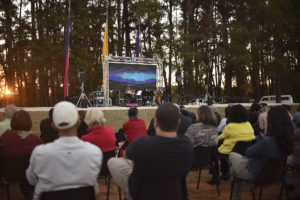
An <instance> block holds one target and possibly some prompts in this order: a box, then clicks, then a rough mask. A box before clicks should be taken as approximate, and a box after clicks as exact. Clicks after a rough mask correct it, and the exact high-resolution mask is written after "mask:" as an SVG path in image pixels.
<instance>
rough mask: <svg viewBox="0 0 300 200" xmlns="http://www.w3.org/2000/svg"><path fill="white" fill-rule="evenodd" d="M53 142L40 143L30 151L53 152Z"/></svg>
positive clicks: (35, 152) (41, 153) (37, 153)
mask: <svg viewBox="0 0 300 200" xmlns="http://www.w3.org/2000/svg"><path fill="white" fill-rule="evenodd" d="M53 146H54V145H53V142H49V143H47V144H40V145H38V146H36V147H35V148H34V150H33V152H32V154H33V155H45V154H49V153H52V152H53Z"/></svg>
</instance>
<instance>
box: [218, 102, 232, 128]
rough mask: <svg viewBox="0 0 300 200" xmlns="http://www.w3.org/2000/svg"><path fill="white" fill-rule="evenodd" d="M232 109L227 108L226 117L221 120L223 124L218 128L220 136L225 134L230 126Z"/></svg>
mask: <svg viewBox="0 0 300 200" xmlns="http://www.w3.org/2000/svg"><path fill="white" fill-rule="evenodd" d="M230 108H231V106H227V107H226V108H225V117H224V118H223V119H222V120H221V122H220V124H219V126H218V133H219V134H221V133H223V131H224V129H225V127H226V126H227V124H229V123H228V122H229V120H228V118H229V112H230Z"/></svg>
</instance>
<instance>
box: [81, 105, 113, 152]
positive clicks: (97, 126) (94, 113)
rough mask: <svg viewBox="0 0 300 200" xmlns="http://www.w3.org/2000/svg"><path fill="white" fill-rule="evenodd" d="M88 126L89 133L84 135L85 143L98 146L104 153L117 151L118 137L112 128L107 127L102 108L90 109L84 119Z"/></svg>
mask: <svg viewBox="0 0 300 200" xmlns="http://www.w3.org/2000/svg"><path fill="white" fill-rule="evenodd" d="M84 122H85V123H86V124H87V125H88V127H89V129H88V133H87V134H86V135H83V136H82V137H81V139H82V140H83V141H87V142H90V143H92V144H94V145H96V146H98V147H99V148H100V149H101V151H102V152H109V151H113V150H114V149H115V144H116V136H115V133H114V130H113V129H112V127H111V126H105V123H106V119H105V117H104V114H103V112H102V110H101V109H100V108H90V109H89V110H88V111H87V113H86V115H85V118H84Z"/></svg>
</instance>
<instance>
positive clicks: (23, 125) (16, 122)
mask: <svg viewBox="0 0 300 200" xmlns="http://www.w3.org/2000/svg"><path fill="white" fill-rule="evenodd" d="M10 127H11V130H13V131H30V130H31V128H32V121H31V117H30V115H29V113H28V112H27V111H25V110H18V111H16V112H15V113H14V114H13V116H12V118H11V121H10Z"/></svg>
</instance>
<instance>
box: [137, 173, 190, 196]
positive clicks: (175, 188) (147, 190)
mask: <svg viewBox="0 0 300 200" xmlns="http://www.w3.org/2000/svg"><path fill="white" fill-rule="evenodd" d="M153 199H155V200H187V199H188V198H187V190H186V182H185V178H183V177H180V178H167V179H155V180H143V182H142V183H141V184H140V185H139V186H138V187H137V190H136V195H135V197H134V200H153Z"/></svg>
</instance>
